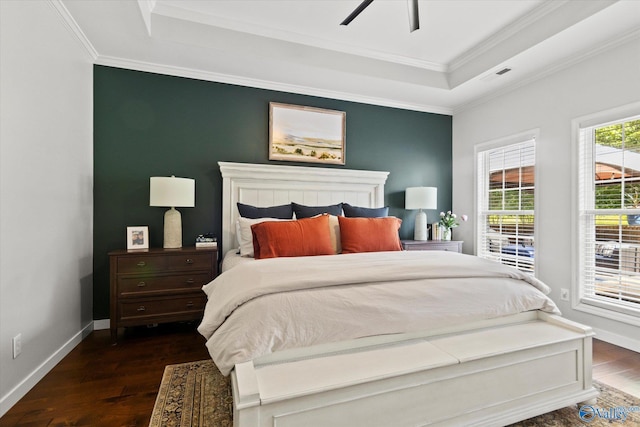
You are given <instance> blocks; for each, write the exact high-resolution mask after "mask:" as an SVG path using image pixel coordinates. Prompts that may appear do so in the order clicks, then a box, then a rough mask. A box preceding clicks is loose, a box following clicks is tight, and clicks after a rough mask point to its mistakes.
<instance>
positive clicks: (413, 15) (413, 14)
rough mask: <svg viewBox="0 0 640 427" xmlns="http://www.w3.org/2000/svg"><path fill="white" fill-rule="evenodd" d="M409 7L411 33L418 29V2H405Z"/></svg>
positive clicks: (414, 0) (413, 0) (408, 0)
mask: <svg viewBox="0 0 640 427" xmlns="http://www.w3.org/2000/svg"><path fill="white" fill-rule="evenodd" d="M407 6H408V7H409V29H410V30H411V32H412V33H413V32H414V31H415V30H418V29H420V17H419V16H418V0H407Z"/></svg>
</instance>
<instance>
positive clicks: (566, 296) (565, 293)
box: [560, 288, 569, 301]
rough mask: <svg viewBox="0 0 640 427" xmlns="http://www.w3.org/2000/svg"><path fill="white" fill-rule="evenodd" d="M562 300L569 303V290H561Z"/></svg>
mask: <svg viewBox="0 0 640 427" xmlns="http://www.w3.org/2000/svg"><path fill="white" fill-rule="evenodd" d="M560 299H561V300H562V301H569V289H567V288H562V289H560Z"/></svg>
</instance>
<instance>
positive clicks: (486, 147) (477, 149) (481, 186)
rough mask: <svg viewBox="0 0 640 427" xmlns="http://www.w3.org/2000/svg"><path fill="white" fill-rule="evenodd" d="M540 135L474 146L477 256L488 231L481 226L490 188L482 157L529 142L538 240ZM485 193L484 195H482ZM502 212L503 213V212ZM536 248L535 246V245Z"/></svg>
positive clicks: (524, 134)
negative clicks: (482, 201) (489, 152)
mask: <svg viewBox="0 0 640 427" xmlns="http://www.w3.org/2000/svg"><path fill="white" fill-rule="evenodd" d="M539 133H540V130H539V129H530V130H527V131H524V132H520V133H517V134H513V135H509V136H506V137H503V138H499V139H494V140H490V141H487V142H483V143H480V144H476V145H475V146H474V177H475V180H476V183H475V197H474V207H475V221H474V227H475V230H474V236H475V245H474V246H475V255H476V256H482V249H483V248H482V243H483V242H484V241H485V236H486V230H484V227H482V226H481V225H482V224H484V223H485V222H484V219H483V218H482V217H483V216H484V215H483V213H482V209H481V206H480V202H481V200H482V198H486V197H488V193H487V194H486V195H485V194H484V193H483V190H488V186H487V185H486V179H487V177H486V176H483V177H480V172H481V171H480V166H479V162H480V155H484V153H486V152H488V151H491V150H495V149H501V148H506V147H509V146H512V145H517V144H522V143H526V142H529V141H533V144H534V186H533V198H534V208H533V217H534V222H533V240H534V242H535V241H536V240H537V234H538V225H537V223H538V221H537V220H536V218H537V214H538V208H537V202H536V201H537V200H538V186H537V185H535V183H536V182H538V168H536V167H535V164H536V162H537V154H536V152H537V149H536V146H537V140H538V135H539ZM481 193H483V194H481ZM501 212H502V211H501ZM509 212H518V213H519V212H529V210H519V211H509ZM534 248H535V244H534ZM536 260H537V256H534V259H533V269H532V271H531V272H530V273H529V274H532V275H533V276H537V271H538V262H537V261H536Z"/></svg>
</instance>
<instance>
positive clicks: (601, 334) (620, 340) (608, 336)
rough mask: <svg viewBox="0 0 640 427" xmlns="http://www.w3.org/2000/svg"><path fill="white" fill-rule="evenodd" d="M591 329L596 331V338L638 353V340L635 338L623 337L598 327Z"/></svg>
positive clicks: (639, 347) (639, 345)
mask: <svg viewBox="0 0 640 427" xmlns="http://www.w3.org/2000/svg"><path fill="white" fill-rule="evenodd" d="M593 331H594V332H595V333H596V336H595V338H596V339H599V340H601V341H605V342H608V343H609V344H613V345H617V346H618V347H624V348H626V349H628V350H632V351H635V352H636V353H640V341H638V340H636V339H633V338H629V337H624V336H622V335H618V334H614V333H613V332H609V331H605V330H603V329H598V328H593Z"/></svg>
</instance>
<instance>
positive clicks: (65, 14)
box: [48, 0, 98, 61]
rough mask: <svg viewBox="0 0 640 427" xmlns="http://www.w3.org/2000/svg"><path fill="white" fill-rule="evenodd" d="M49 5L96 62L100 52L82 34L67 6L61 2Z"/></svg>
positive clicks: (50, 0)
mask: <svg viewBox="0 0 640 427" xmlns="http://www.w3.org/2000/svg"><path fill="white" fill-rule="evenodd" d="M48 3H49V4H50V5H51V6H52V7H53V9H55V10H56V11H57V12H58V14H59V15H60V17H61V18H62V21H63V22H64V24H65V27H66V28H67V29H68V30H69V31H70V32H71V34H72V35H73V36H74V37H75V39H76V40H77V41H78V42H80V44H81V45H82V47H83V48H84V50H85V51H86V52H87V53H88V54H89V56H90V57H91V59H92V60H94V61H95V60H96V58H98V51H97V50H96V49H95V48H94V47H93V45H92V44H91V42H90V41H89V39H88V38H87V36H86V35H85V34H84V33H83V32H82V30H81V29H80V26H79V25H78V23H77V22H76V21H75V19H73V17H72V16H71V13H69V10H68V9H67V8H66V6H65V5H64V4H62V2H61V1H60V0H48Z"/></svg>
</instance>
